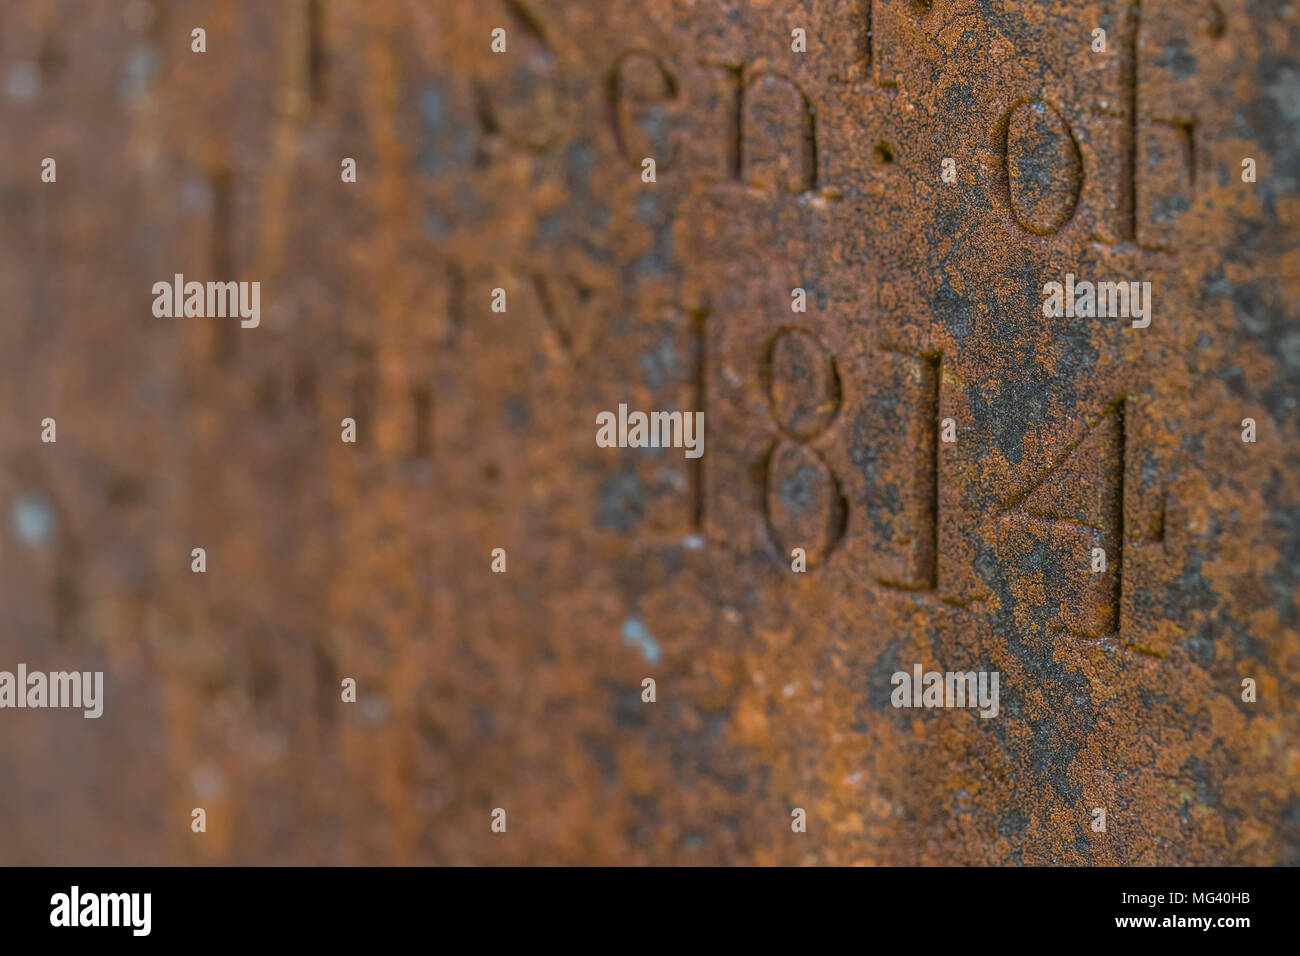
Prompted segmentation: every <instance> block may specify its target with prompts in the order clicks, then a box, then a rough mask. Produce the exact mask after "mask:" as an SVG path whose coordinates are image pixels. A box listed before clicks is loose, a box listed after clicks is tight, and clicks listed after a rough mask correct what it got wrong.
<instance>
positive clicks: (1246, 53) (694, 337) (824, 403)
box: [0, 0, 1300, 864]
mask: <svg viewBox="0 0 1300 956" xmlns="http://www.w3.org/2000/svg"><path fill="white" fill-rule="evenodd" d="M123 6H124V9H119V5H103V6H97V8H96V9H95V10H93V11H78V12H77V13H76V14H75V15H74V13H73V11H72V10H71V8H70V7H68V6H66V5H63V4H58V3H56V4H49V5H44V6H40V5H35V6H33V8H32V9H31V10H18V9H15V10H5V11H3V12H0V80H2V81H3V88H2V90H0V94H2V95H0V124H3V128H4V129H5V134H6V135H5V139H6V141H7V142H8V143H10V144H11V148H6V149H4V150H2V151H0V189H2V190H3V192H2V194H0V223H2V225H3V227H2V228H0V252H3V254H2V255H0V301H3V302H4V303H5V304H6V307H5V317H6V320H5V321H4V322H3V323H0V371H2V372H3V378H2V380H0V381H2V384H0V442H2V445H0V452H2V454H3V458H0V509H3V514H2V515H0V517H3V532H0V534H2V535H3V537H2V540H0V608H3V613H4V617H3V629H0V670H10V671H12V670H14V668H15V667H16V666H17V664H18V663H19V662H23V663H25V664H26V665H27V667H28V668H29V669H32V670H38V669H39V670H45V671H55V670H74V669H75V670H79V671H103V672H104V675H105V678H104V679H105V701H104V714H103V716H102V717H101V718H99V719H94V720H91V719H84V718H83V717H82V716H81V714H80V713H77V712H74V711H60V710H48V709H47V710H39V709H36V710H31V709H24V710H16V709H2V710H0V811H3V812H0V859H3V860H4V861H6V862H13V863H44V864H48V863H62V864H68V863H127V862H130V863H162V862H179V863H193V862H223V863H232V864H263V863H276V864H284V863H308V864H311V863H331V864H333V863H342V864H347V863H435V864H472V863H524V864H528V863H592V864H630V863H632V864H643V863H659V864H686V863H725V864H732V863H760V864H765V863H789V864H793V863H826V864H831V863H834V864H847V863H875V864H941V863H942V864H1009V863H1025V864H1044V863H1070V864H1157V863H1159V864H1208V863H1219V864H1279V863H1291V864H1294V863H1297V862H1300V824H1298V823H1297V820H1298V817H1297V812H1296V807H1297V796H1298V794H1297V791H1298V789H1300V765H1298V764H1297V760H1296V747H1297V731H1298V730H1300V728H1298V727H1297V716H1296V711H1295V708H1294V706H1293V705H1292V703H1291V702H1292V701H1293V700H1294V696H1295V692H1296V680H1297V666H1296V661H1297V656H1298V655H1300V609H1298V607H1297V601H1298V597H1297V594H1298V593H1300V592H1298V591H1297V584H1298V583H1300V470H1298V468H1297V466H1300V435H1297V421H1298V420H1300V419H1298V416H1297V400H1298V399H1300V325H1297V319H1298V318H1300V316H1298V315H1297V307H1296V304H1295V303H1296V302H1297V301H1298V299H1300V295H1298V294H1300V241H1298V240H1300V233H1298V231H1297V228H1298V227H1297V210H1300V182H1297V179H1296V176H1295V170H1296V169H1300V114H1298V113H1297V111H1296V107H1295V103H1296V102H1297V101H1300V64H1298V63H1297V53H1296V51H1297V50H1300V18H1298V16H1297V13H1296V10H1295V9H1293V8H1292V7H1291V6H1289V5H1287V4H1284V3H1280V2H1277V3H1274V2H1266V3H1258V2H1256V3H1247V2H1245V0H1196V2H1192V3H1186V2H1178V3H1174V2H1172V0H1161V2H1157V0H1145V2H1142V3H1137V2H1114V3H1103V2H1081V3H1078V4H1069V5H1062V4H1058V3H1052V2H1048V0H1034V2H1027V3H1023V2H1022V3H1019V4H1011V3H1001V2H998V0H994V2H992V3H975V2H967V0H934V2H933V3H924V4H922V3H915V2H912V0H832V2H819V3H812V2H810V0H791V2H783V3H769V2H758V0H748V2H739V0H734V2H733V0H713V2H709V3H702V4H681V3H677V2H673V0H645V2H641V3H626V2H611V3H603V4H583V3H576V2H561V0H485V2H482V3H475V4H468V3H459V2H454V0H436V2H434V3H432V4H431V3H427V2H402V0H384V2H377V3H376V2H362V0H301V2H286V3H284V4H275V5H270V4H257V3H237V4H226V5H215V6H209V5H205V4H183V5H176V4H165V3H161V2H152V0H137V2H134V3H131V4H126V5H123ZM1062 7H1065V8H1066V9H1062ZM196 26H202V27H203V28H204V29H205V30H206V33H207V52H206V53H194V52H191V45H190V31H191V30H192V29H193V28H195V27H196ZM498 28H501V29H504V30H505V36H506V44H505V50H504V52H500V53H494V52H493V51H492V33H493V30H495V29H498ZM796 28H798V29H801V30H803V31H804V36H805V38H806V45H805V49H804V51H803V52H795V50H793V49H792V31H794V30H795V29H796ZM1098 28H1101V29H1104V30H1105V31H1106V51H1105V52H1094V50H1093V43H1094V40H1093V31H1094V30H1096V29H1098ZM47 156H48V157H53V158H55V159H56V160H57V179H56V181H55V182H43V181H42V179H41V160H42V159H43V158H44V157H47ZM345 158H351V159H353V160H355V166H356V181H355V182H345V181H343V177H342V176H341V170H342V168H343V167H342V164H343V161H344V159H345ZM646 159H653V160H654V161H655V163H654V169H655V176H654V179H653V181H652V182H647V181H646V177H645V175H644V173H643V170H644V169H645V165H644V160H646ZM946 159H950V160H952V162H951V164H946V163H945V162H944V161H945V160H946ZM1247 159H1250V160H1251V161H1252V162H1251V164H1250V165H1251V167H1252V168H1257V171H1256V173H1255V174H1254V175H1251V176H1249V177H1248V179H1249V180H1250V181H1247V179H1246V178H1243V172H1244V166H1243V162H1244V161H1245V160H1247ZM945 167H946V168H948V169H950V170H951V171H952V174H951V175H949V176H945V175H944V171H945ZM177 274H181V275H183V276H184V277H185V279H186V280H187V281H189V280H193V281H198V282H208V281H221V282H227V281H234V282H241V281H248V282H251V281H257V282H259V283H260V284H261V285H260V288H261V319H260V324H259V325H258V326H257V327H256V328H241V327H240V323H239V321H238V319H237V318H236V319H230V318H197V317H188V318H187V317H177V318H157V317H155V316H154V315H153V314H152V313H151V308H150V307H151V303H152V300H153V296H152V295H151V293H150V289H151V287H152V286H153V284H154V283H155V282H158V281H163V282H168V283H170V282H171V281H172V279H173V276H175V275H177ZM1052 283H1056V284H1058V286H1057V287H1058V289H1059V306H1060V308H1053V307H1052V304H1051V302H1050V301H1049V300H1050V299H1051V298H1052V294H1051V293H1050V292H1049V291H1048V289H1049V287H1050V285H1051V284H1052ZM1147 283H1149V285H1144V284H1147ZM1103 284H1104V288H1103ZM1133 284H1136V285H1133ZM495 290H501V294H500V295H497V293H496V291H495ZM795 290H802V292H803V296H802V298H801V299H799V297H796V296H795V295H794V292H795ZM797 300H798V301H800V302H801V305H802V308H799V309H796V308H795V303H796V301H797ZM494 304H503V305H504V308H503V310H502V309H501V308H494ZM620 405H625V406H627V408H628V409H629V410H633V411H642V412H655V411H657V412H680V413H683V414H687V413H693V412H697V411H700V412H703V413H704V431H703V445H702V447H703V450H704V452H703V455H702V456H700V457H698V458H693V457H689V456H687V455H686V454H685V453H684V449H683V448H681V447H617V448H605V447H599V446H598V445H597V443H596V441H595V436H596V428H597V426H596V421H597V416H598V415H599V414H600V413H602V412H606V411H612V412H617V410H618V409H619V406H620ZM47 417H49V418H53V419H55V420H56V421H57V441H56V442H54V443H49V442H43V441H42V440H41V434H42V426H41V422H42V419H45V418H47ZM1248 418H1249V419H1251V420H1252V421H1253V422H1254V423H1255V428H1256V430H1257V434H1256V436H1255V438H1256V440H1255V441H1253V442H1246V441H1243V420H1245V419H1248ZM344 419H352V420H353V421H354V422H355V436H356V440H355V442H345V441H343V440H341V438H342V434H343V428H342V426H341V424H340V423H341V422H342V421H343V420H344ZM947 420H951V426H952V427H951V428H950V429H949V430H948V433H947V436H946V437H945V435H944V432H943V430H942V424H941V423H943V422H945V421H947ZM197 547H201V548H203V549H204V551H205V556H206V570H205V571H203V572H202V573H198V572H196V571H193V570H191V561H192V557H191V552H192V549H194V548H197ZM497 548H501V549H504V551H505V555H506V558H507V560H506V563H505V565H504V567H505V568H506V570H505V571H504V572H503V573H502V572H496V571H494V570H493V560H494V559H493V551H494V549H497ZM796 549H801V550H802V552H803V555H804V558H805V559H806V563H805V565H804V567H803V568H801V569H796V568H795V567H794V566H793V565H795V564H796V563H797V562H796V561H795V559H794V557H793V556H792V552H793V551H795V550H796ZM1099 555H1100V559H1099V557H1098V556H1099ZM918 666H919V667H920V668H921V670H922V672H929V671H935V672H958V673H967V672H975V673H984V674H993V673H996V674H997V675H998V678H999V684H998V687H999V695H1000V696H999V699H998V705H997V713H996V715H995V716H981V711H980V709H979V708H977V707H972V706H959V707H938V708H930V707H924V706H922V707H919V708H918V707H912V706H907V707H899V706H895V705H894V702H893V701H892V700H891V697H892V696H893V692H894V689H895V681H894V675H896V674H900V673H901V674H904V675H907V676H908V677H909V678H910V677H911V676H912V674H913V673H914V668H916V667H918ZM345 678H351V679H353V680H355V682H356V701H355V703H353V702H345V700H344V699H343V692H342V682H343V681H344V679H345ZM645 678H653V679H654V681H655V694H654V700H653V702H648V701H646V700H644V699H643V684H642V682H643V680H644V679H645ZM1245 679H1250V680H1251V681H1253V682H1254V685H1255V686H1256V687H1257V696H1256V699H1255V700H1253V701H1251V700H1244V699H1243V680H1245ZM917 695H918V702H919V698H920V691H919V690H918V692H917ZM909 703H910V702H909ZM196 807H203V808H204V809H205V811H206V818H207V829H206V832H205V833H202V834H198V833H193V832H192V831H191V829H190V819H191V810H192V808H196ZM796 807H798V808H804V809H805V810H806V814H807V829H806V832H792V829H791V811H792V810H793V809H794V808H796ZM496 808H503V809H504V810H505V811H506V812H507V814H508V820H509V826H508V829H507V831H506V832H504V833H496V832H493V830H492V822H493V811H494V809H496ZM1096 808H1102V809H1103V810H1104V811H1105V819H1106V827H1105V830H1104V831H1102V832H1098V831H1095V830H1094V829H1093V826H1092V824H1093V821H1094V819H1095V815H1094V809H1096ZM38 834H39V835H40V836H39V838H38V837H37V836H36V835H38Z"/></svg>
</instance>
